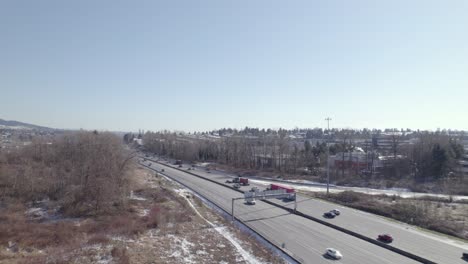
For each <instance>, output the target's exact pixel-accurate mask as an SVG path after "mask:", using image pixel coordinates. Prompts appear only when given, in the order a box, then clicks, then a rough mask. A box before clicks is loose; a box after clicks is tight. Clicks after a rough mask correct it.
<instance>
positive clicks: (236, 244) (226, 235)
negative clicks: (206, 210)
mask: <svg viewBox="0 0 468 264" xmlns="http://www.w3.org/2000/svg"><path fill="white" fill-rule="evenodd" d="M175 191H176V192H177V193H178V194H179V195H180V196H182V197H183V198H184V199H185V200H186V201H187V202H188V204H189V205H190V207H192V209H193V210H194V211H195V213H196V214H197V215H198V216H199V217H200V218H202V219H203V220H204V221H205V222H207V223H208V224H209V225H210V226H211V227H213V228H214V230H216V232H218V233H219V234H221V235H222V236H223V237H224V238H226V239H227V240H228V241H229V242H230V243H231V244H232V245H233V246H234V247H235V248H236V250H237V252H238V253H239V254H240V255H241V256H242V258H243V260H244V261H246V262H247V263H252V264H260V263H262V262H261V261H259V260H257V258H255V256H253V255H251V254H250V253H249V252H247V251H246V250H245V249H244V248H242V246H241V243H240V242H239V241H238V240H237V238H235V237H234V236H233V235H232V234H231V232H229V230H228V229H227V228H226V227H225V226H217V225H216V224H214V223H212V222H210V221H209V220H208V219H206V218H205V217H203V216H202V215H201V214H200V212H199V211H198V210H197V208H196V207H195V206H194V205H193V203H192V201H191V200H190V199H189V198H187V195H186V193H190V192H189V191H187V190H183V189H179V190H175Z"/></svg>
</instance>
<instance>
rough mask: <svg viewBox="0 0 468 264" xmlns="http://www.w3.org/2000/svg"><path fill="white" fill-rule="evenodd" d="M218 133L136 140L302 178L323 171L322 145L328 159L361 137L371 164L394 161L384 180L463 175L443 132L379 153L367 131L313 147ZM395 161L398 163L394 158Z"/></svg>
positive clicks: (268, 136) (186, 156)
mask: <svg viewBox="0 0 468 264" xmlns="http://www.w3.org/2000/svg"><path fill="white" fill-rule="evenodd" d="M310 131H312V130H310ZM317 131H318V130H317ZM317 131H316V132H317ZM389 131H390V130H389ZM218 132H221V133H219V134H216V135H223V134H224V135H226V133H228V134H229V136H218V137H216V138H209V137H198V136H196V134H195V135H193V134H182V133H176V132H170V131H161V132H147V133H145V134H144V135H140V136H141V138H142V139H143V144H144V147H145V148H146V149H147V150H149V151H151V152H154V153H156V154H159V155H163V156H168V157H171V158H175V159H181V160H186V161H212V162H217V163H220V164H227V165H231V166H234V167H238V168H246V169H267V170H276V171H279V172H285V173H293V174H295V173H299V172H301V173H303V172H304V169H306V168H307V171H308V172H311V173H313V174H317V173H318V171H320V169H319V168H321V167H322V168H323V167H324V166H325V164H326V157H327V147H326V143H325V141H327V140H329V141H330V142H333V144H330V148H329V151H330V155H336V154H337V153H341V154H343V153H346V152H352V151H354V150H355V149H356V148H357V147H358V146H359V144H358V142H362V141H363V140H362V139H363V138H364V139H366V140H367V141H369V142H370V145H366V147H365V149H364V150H365V151H366V152H367V153H369V155H370V156H369V157H371V158H372V159H377V158H378V157H379V155H388V156H390V157H392V156H393V157H394V162H393V163H392V164H390V165H389V166H388V167H386V168H384V169H383V170H382V173H383V174H384V175H383V176H385V177H393V178H396V179H399V178H412V179H414V180H416V181H419V182H426V181H434V180H438V179H442V178H446V177H449V176H451V177H455V176H460V177H461V176H462V175H460V174H459V173H458V170H457V168H458V167H459V163H458V160H459V159H460V158H461V157H462V156H463V154H464V149H463V146H462V145H461V144H460V138H461V137H460V136H459V134H457V136H454V135H450V133H445V132H442V131H436V132H428V131H419V132H418V131H412V132H411V133H409V132H408V133H406V132H405V133H401V132H400V131H398V132H400V133H398V134H397V133H395V134H393V135H394V136H393V137H391V139H390V141H391V143H390V148H389V149H382V148H380V146H378V144H377V143H376V142H374V140H373V139H374V138H375V137H376V135H379V133H380V132H379V131H374V132H375V133H377V134H373V133H372V130H361V131H360V132H359V133H357V132H356V131H354V130H335V133H334V134H329V138H328V139H327V138H325V139H326V140H316V141H315V143H312V142H314V141H313V140H310V139H307V137H306V138H305V139H302V140H297V139H294V138H293V137H289V136H288V135H290V134H291V131H288V130H283V129H279V130H259V129H251V128H246V129H244V130H241V131H236V130H234V129H222V130H218ZM325 132H327V131H325ZM394 132H395V131H394ZM367 133H368V134H367ZM319 134H320V133H319ZM191 135H192V136H191ZM363 135H364V136H363ZM322 136H323V134H322ZM462 136H463V135H462ZM409 138H412V139H416V140H414V141H413V142H412V143H410V144H409V143H405V142H403V141H404V140H406V139H409ZM400 156H402V157H403V159H397V158H399V157H400ZM343 157H344V155H343ZM322 171H323V170H322ZM344 172H346V173H344ZM359 173H361V172H360V171H358V170H354V169H352V168H342V176H346V175H348V176H349V175H352V174H359ZM336 174H337V175H338V174H339V173H336Z"/></svg>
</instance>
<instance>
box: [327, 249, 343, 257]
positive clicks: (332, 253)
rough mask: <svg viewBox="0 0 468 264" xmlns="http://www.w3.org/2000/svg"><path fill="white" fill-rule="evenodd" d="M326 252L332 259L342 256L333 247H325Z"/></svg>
mask: <svg viewBox="0 0 468 264" xmlns="http://www.w3.org/2000/svg"><path fill="white" fill-rule="evenodd" d="M326 254H327V255H328V256H330V257H331V258H334V259H341V258H342V257H343V255H341V253H340V252H339V251H338V250H336V249H334V248H327V253H326Z"/></svg>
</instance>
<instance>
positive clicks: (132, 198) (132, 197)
mask: <svg viewBox="0 0 468 264" xmlns="http://www.w3.org/2000/svg"><path fill="white" fill-rule="evenodd" d="M129 198H130V200H137V201H146V198H143V197H140V196H137V195H135V194H134V193H133V191H130V197H129Z"/></svg>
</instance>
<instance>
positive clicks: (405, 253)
mask: <svg viewBox="0 0 468 264" xmlns="http://www.w3.org/2000/svg"><path fill="white" fill-rule="evenodd" d="M141 158H144V159H146V160H150V161H153V162H156V163H158V164H161V165H163V166H166V167H169V168H172V169H175V170H178V171H182V172H185V173H187V174H190V175H193V176H195V177H198V178H201V179H204V180H207V181H209V182H212V183H215V184H218V185H221V186H223V187H226V188H229V189H231V190H234V191H236V192H239V193H244V192H243V191H241V190H238V189H235V188H233V187H231V186H230V185H226V184H224V183H220V182H217V181H215V180H212V179H208V178H206V177H203V176H200V175H197V174H195V173H192V172H190V171H186V170H182V169H179V168H175V167H172V166H170V165H167V164H164V163H161V162H159V161H156V160H153V159H149V158H145V157H141ZM182 185H183V184H182ZM184 186H185V185H184ZM263 202H265V203H268V204H270V205H273V206H276V207H279V208H281V209H284V210H286V211H288V212H290V213H292V214H296V215H298V216H301V217H304V218H306V219H309V220H312V221H315V222H317V223H320V224H323V225H325V226H328V227H331V228H333V229H336V230H338V231H341V232H343V233H346V234H348V235H351V236H354V237H356V238H359V239H362V240H364V241H367V242H369V243H371V244H374V245H377V246H380V247H383V248H385V249H388V250H390V251H393V252H395V253H398V254H400V255H402V256H405V257H408V258H410V259H413V260H416V261H419V262H421V263H424V264H438V263H437V262H434V261H431V260H429V259H426V258H423V257H420V256H418V255H415V254H413V253H411V252H408V251H405V250H402V249H399V248H396V247H393V246H390V245H387V244H384V243H382V242H380V241H378V240H376V239H374V238H370V237H367V236H364V235H361V234H359V233H357V232H354V231H351V230H349V229H346V228H343V227H340V226H337V225H335V224H332V223H330V222H327V221H324V220H322V219H319V218H316V217H313V216H311V215H307V214H305V213H302V212H300V211H298V210H295V211H294V210H293V209H291V208H289V207H286V206H283V205H279V204H276V203H273V202H271V201H268V200H263ZM236 219H237V218H236ZM237 220H238V221H240V220H239V219H237ZM278 248H279V249H280V247H278ZM283 252H284V251H283ZM285 253H286V252H285ZM286 254H287V253H286ZM288 255H289V256H291V255H290V254H288Z"/></svg>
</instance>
